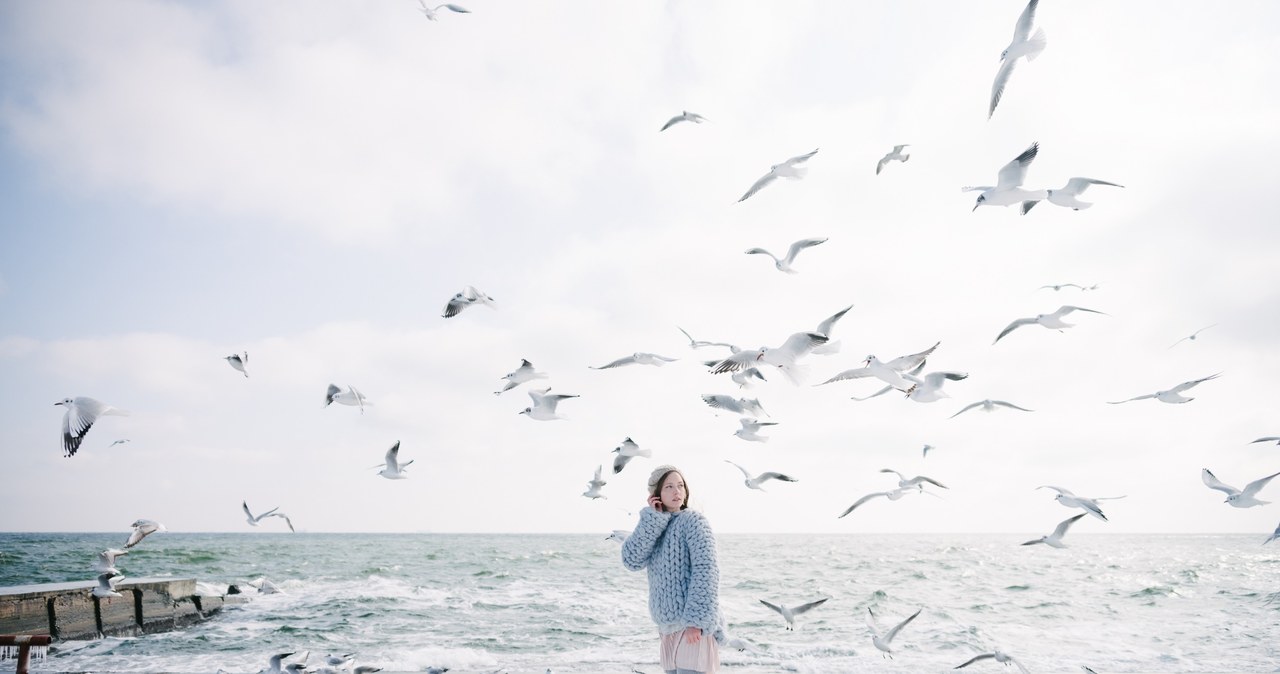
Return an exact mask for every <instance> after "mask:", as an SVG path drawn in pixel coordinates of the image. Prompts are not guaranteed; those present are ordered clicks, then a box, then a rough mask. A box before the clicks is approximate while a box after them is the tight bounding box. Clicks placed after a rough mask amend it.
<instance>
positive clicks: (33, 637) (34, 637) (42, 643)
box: [0, 634, 51, 674]
mask: <svg viewBox="0 0 1280 674" xmlns="http://www.w3.org/2000/svg"><path fill="white" fill-rule="evenodd" d="M50 641H51V639H50V637H49V635H48V634H19V635H13V634H0V653H3V654H4V655H5V656H9V655H11V654H12V653H13V651H14V650H17V656H18V669H17V674H27V664H28V663H29V662H30V660H31V648H32V647H33V646H34V647H35V648H36V649H37V650H36V657H37V658H41V657H44V649H45V648H46V647H48V645H49V642H50Z"/></svg>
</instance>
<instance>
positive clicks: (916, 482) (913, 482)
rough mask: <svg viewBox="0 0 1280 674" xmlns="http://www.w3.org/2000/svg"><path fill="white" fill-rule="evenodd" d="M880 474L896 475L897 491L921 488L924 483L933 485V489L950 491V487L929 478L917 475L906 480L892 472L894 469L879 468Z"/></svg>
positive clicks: (894, 471)
mask: <svg viewBox="0 0 1280 674" xmlns="http://www.w3.org/2000/svg"><path fill="white" fill-rule="evenodd" d="M880 472H881V473H893V474H894V475H897V476H898V488H899V489H907V488H910V487H918V486H921V485H922V484H923V483H925V482H928V483H929V484H931V485H933V486H935V487H941V488H943V489H950V487H948V486H947V485H945V484H942V483H941V482H938V481H937V480H935V479H933V478H931V477H925V476H924V475H917V476H915V477H913V478H910V479H908V478H907V476H905V475H903V474H902V473H899V472H898V471H896V470H894V469H892V468H881V469H880Z"/></svg>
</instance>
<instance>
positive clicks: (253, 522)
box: [240, 501, 280, 527]
mask: <svg viewBox="0 0 1280 674" xmlns="http://www.w3.org/2000/svg"><path fill="white" fill-rule="evenodd" d="M240 505H241V507H243V508H244V514H245V517H246V518H247V519H246V521H247V522H248V523H249V524H250V525H252V526H255V527H256V526H258V522H261V521H262V518H264V517H270V516H271V515H272V514H273V513H275V511H277V510H279V509H280V507H279V506H276V507H275V508H272V509H271V510H268V511H267V512H264V513H262V514H261V515H258V516H256V517H255V516H254V514H253V512H252V511H250V510H249V502H248V501H244V502H242V503H241V504H240Z"/></svg>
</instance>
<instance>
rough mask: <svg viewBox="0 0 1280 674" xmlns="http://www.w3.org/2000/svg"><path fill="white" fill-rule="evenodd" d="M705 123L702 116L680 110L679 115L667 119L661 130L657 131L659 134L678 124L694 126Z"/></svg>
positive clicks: (705, 119) (704, 118)
mask: <svg viewBox="0 0 1280 674" xmlns="http://www.w3.org/2000/svg"><path fill="white" fill-rule="evenodd" d="M705 121H707V118H706V117H703V116H702V115H699V114H698V113H696V112H689V111H688V110H682V111H681V112H680V114H678V115H676V116H675V117H672V118H671V119H668V120H667V123H666V124H663V125H662V128H661V129H658V132H659V133H661V132H663V131H666V130H667V129H670V128H671V127H673V126H675V125H676V124H679V123H680V122H693V123H694V124H701V123H703V122H705Z"/></svg>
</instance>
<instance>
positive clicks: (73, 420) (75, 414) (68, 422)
mask: <svg viewBox="0 0 1280 674" xmlns="http://www.w3.org/2000/svg"><path fill="white" fill-rule="evenodd" d="M58 405H62V406H63V407H66V408H67V409H66V411H65V412H63V413H62V452H63V456H75V455H76V450H77V449H79V448H80V443H81V442H82V441H84V436H85V434H86V433H88V432H89V429H90V428H93V424H94V423H95V422H97V421H98V417H101V416H105V415H108V414H113V415H116V416H122V417H125V416H129V412H128V411H127V410H122V409H118V408H115V407H112V406H110V405H108V404H106V403H103V402H101V401H98V400H94V399H93V398H88V397H85V396H76V397H75V398H63V399H62V400H60V401H58V402H56V403H54V406H55V407H57V406H58Z"/></svg>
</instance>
